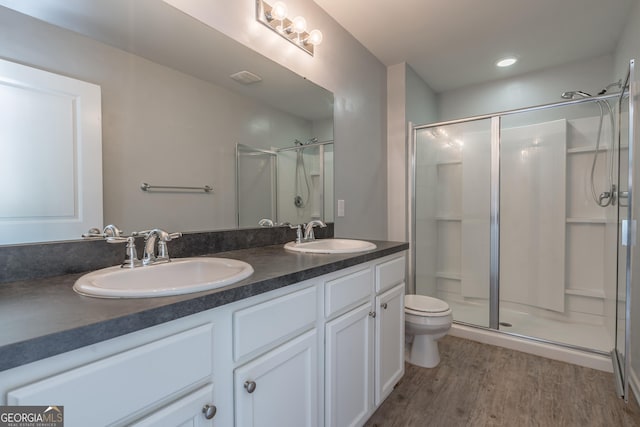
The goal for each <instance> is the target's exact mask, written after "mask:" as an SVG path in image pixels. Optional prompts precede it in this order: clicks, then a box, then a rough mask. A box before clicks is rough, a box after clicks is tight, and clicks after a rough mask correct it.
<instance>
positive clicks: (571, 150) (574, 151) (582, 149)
mask: <svg viewBox="0 0 640 427" xmlns="http://www.w3.org/2000/svg"><path fill="white" fill-rule="evenodd" d="M608 149H609V147H606V146H601V147H600V150H599V151H601V152H604V151H606V150H608ZM594 151H596V147H595V146H591V147H575V148H567V154H578V153H593V152H594Z"/></svg>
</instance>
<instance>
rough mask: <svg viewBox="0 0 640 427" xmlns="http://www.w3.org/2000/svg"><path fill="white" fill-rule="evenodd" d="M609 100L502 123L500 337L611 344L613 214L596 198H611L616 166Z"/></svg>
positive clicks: (599, 346) (602, 347) (605, 348)
mask: <svg viewBox="0 0 640 427" xmlns="http://www.w3.org/2000/svg"><path fill="white" fill-rule="evenodd" d="M607 102H609V101H606V100H599V101H591V102H582V103H577V104H570V105H564V106H558V107H554V108H550V109H544V110H536V109H533V110H527V111H523V112H518V113H516V114H510V115H507V116H505V117H503V118H502V121H501V129H500V304H499V306H500V314H499V317H500V330H502V331H505V332H511V333H515V334H518V335H524V336H528V337H534V338H538V339H540V340H543V341H549V342H557V343H562V344H564V345H567V346H573V347H578V348H584V349H590V350H596V351H600V352H602V353H608V352H609V351H610V350H611V348H612V347H613V336H612V334H611V330H612V327H611V325H612V323H613V310H612V309H611V308H610V307H608V306H607V300H606V295H607V294H612V293H613V292H614V287H615V277H616V256H615V254H616V237H617V226H616V224H617V207H616V206H615V205H614V204H612V203H607V202H608V200H604V199H600V198H599V196H598V195H600V194H601V193H604V192H606V191H610V189H611V186H612V184H613V179H612V176H613V173H614V170H613V169H612V168H615V167H616V165H617V159H616V156H615V154H616V153H615V152H614V150H613V149H612V146H613V144H614V142H615V140H616V138H615V133H614V131H615V129H614V126H612V123H614V120H613V117H612V116H611V114H610V110H609V105H610V104H606V103H607ZM614 103H615V101H614ZM594 193H595V194H596V196H595V197H594V195H593V194H594ZM598 200H600V203H601V205H599V204H598Z"/></svg>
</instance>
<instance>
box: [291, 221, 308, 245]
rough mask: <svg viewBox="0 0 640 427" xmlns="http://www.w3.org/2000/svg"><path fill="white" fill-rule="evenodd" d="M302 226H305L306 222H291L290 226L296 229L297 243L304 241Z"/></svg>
mask: <svg viewBox="0 0 640 427" xmlns="http://www.w3.org/2000/svg"><path fill="white" fill-rule="evenodd" d="M302 227H304V224H298V225H293V224H289V228H291V229H294V230H296V243H302Z"/></svg>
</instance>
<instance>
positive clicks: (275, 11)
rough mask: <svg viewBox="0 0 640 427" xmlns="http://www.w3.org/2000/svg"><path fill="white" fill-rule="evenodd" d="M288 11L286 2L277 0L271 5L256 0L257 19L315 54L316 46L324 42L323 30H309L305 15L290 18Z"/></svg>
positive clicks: (309, 52)
mask: <svg viewBox="0 0 640 427" xmlns="http://www.w3.org/2000/svg"><path fill="white" fill-rule="evenodd" d="M288 13H289V10H288V8H287V5H286V4H285V3H284V2H281V1H277V2H275V3H273V5H270V4H269V3H267V2H266V1H264V0H256V20H258V21H259V22H260V23H262V24H263V25H265V26H267V27H269V28H271V29H272V30H273V31H275V32H276V33H278V34H279V35H280V36H281V37H283V38H285V39H287V40H289V41H290V42H291V43H293V44H295V45H296V46H298V47H299V48H300V49H302V50H304V51H305V52H307V53H308V54H309V55H311V56H313V53H314V50H315V47H316V46H318V45H319V44H320V43H322V32H320V30H312V31H309V32H308V31H307V20H306V19H305V18H304V17H303V16H296V17H295V18H293V19H289V18H287V14H288Z"/></svg>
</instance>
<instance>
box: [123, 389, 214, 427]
mask: <svg viewBox="0 0 640 427" xmlns="http://www.w3.org/2000/svg"><path fill="white" fill-rule="evenodd" d="M211 404H213V385H211V384H209V385H207V386H205V387H202V388H201V389H199V390H197V391H194V392H193V393H191V394H189V395H187V396H185V397H183V398H182V399H179V400H177V401H175V402H172V403H170V404H169V405H167V406H164V407H162V408H161V409H159V410H158V411H155V412H154V413H153V414H152V415H149V416H148V417H145V418H143V419H142V420H140V421H138V422H136V423H134V424H131V427H152V426H160V425H163V426H180V427H183V426H191V427H204V426H212V425H213V419H210V420H208V419H207V418H206V417H205V416H204V413H203V411H202V408H203V407H204V406H205V405H211Z"/></svg>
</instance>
